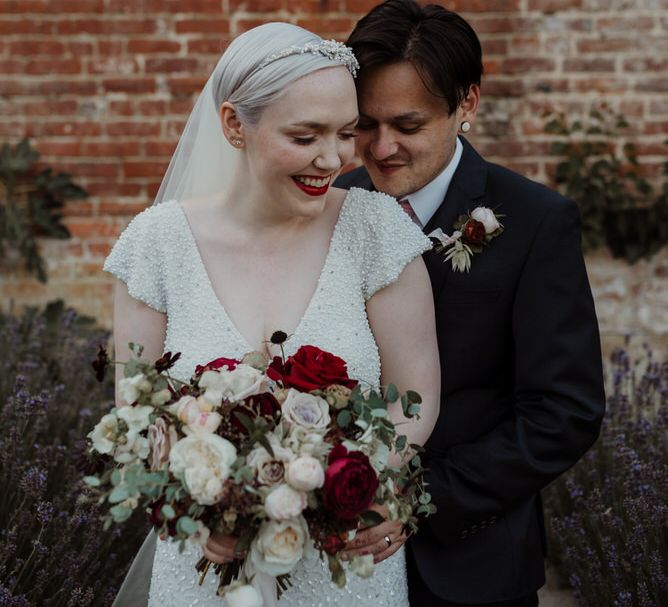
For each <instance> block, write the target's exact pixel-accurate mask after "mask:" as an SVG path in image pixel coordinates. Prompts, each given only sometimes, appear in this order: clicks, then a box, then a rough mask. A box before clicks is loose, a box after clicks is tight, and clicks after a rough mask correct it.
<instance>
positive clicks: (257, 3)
mask: <svg viewBox="0 0 668 607" xmlns="http://www.w3.org/2000/svg"><path fill="white" fill-rule="evenodd" d="M229 1H230V11H244V12H247V13H268V12H271V11H279V10H281V7H282V4H283V0H229Z"/></svg>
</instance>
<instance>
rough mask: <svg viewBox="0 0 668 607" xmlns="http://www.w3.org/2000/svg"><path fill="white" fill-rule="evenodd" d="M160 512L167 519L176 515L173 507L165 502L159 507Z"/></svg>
mask: <svg viewBox="0 0 668 607" xmlns="http://www.w3.org/2000/svg"><path fill="white" fill-rule="evenodd" d="M160 512H161V513H162V516H164V517H165V518H166V519H167V520H171V519H173V518H174V517H175V516H176V512H175V511H174V508H172V507H171V506H170V505H169V504H165V505H164V506H163V507H162V508H160Z"/></svg>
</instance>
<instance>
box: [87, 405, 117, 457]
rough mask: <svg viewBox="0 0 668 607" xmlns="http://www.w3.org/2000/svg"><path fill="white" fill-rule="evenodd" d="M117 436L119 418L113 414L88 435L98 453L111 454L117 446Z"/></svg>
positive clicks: (100, 422) (106, 417)
mask: <svg viewBox="0 0 668 607" xmlns="http://www.w3.org/2000/svg"><path fill="white" fill-rule="evenodd" d="M117 435H118V418H117V417H116V416H115V415H114V414H113V413H107V414H106V415H105V416H104V417H103V418H102V419H101V420H100V421H99V422H98V423H97V424H96V426H95V427H94V428H93V429H92V430H91V432H89V433H88V438H90V440H91V441H92V442H93V449H95V451H97V452H98V453H111V452H112V451H113V449H114V446H115V445H116V437H117Z"/></svg>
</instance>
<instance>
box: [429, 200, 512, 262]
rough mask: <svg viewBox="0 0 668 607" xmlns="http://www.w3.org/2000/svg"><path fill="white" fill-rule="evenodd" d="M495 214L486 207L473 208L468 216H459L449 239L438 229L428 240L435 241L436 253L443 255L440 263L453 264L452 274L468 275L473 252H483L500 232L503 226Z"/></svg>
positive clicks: (498, 216) (499, 216)
mask: <svg viewBox="0 0 668 607" xmlns="http://www.w3.org/2000/svg"><path fill="white" fill-rule="evenodd" d="M501 217H502V216H501V215H497V214H496V213H494V211H492V209H489V208H487V207H476V208H475V209H473V210H472V211H471V212H470V213H469V214H468V215H460V216H459V218H458V219H457V221H456V222H455V225H454V226H453V228H454V232H453V233H452V236H448V235H447V234H446V233H445V232H443V230H441V228H437V229H436V230H434V231H433V232H432V233H431V234H429V238H434V239H436V240H437V241H438V244H437V245H436V252H437V253H441V252H445V257H444V259H443V262H446V261H452V269H453V270H454V271H455V272H468V271H469V270H470V269H471V257H472V256H473V254H474V253H482V251H483V249H484V247H486V246H487V245H488V244H489V243H490V241H491V240H492V238H496V237H497V236H498V235H499V234H501V232H503V226H502V225H501V222H500V221H499V219H500V218H501Z"/></svg>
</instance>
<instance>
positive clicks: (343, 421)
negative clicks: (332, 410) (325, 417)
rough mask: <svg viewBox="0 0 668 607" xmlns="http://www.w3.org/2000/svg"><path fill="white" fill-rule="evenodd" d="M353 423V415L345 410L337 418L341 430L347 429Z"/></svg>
mask: <svg viewBox="0 0 668 607" xmlns="http://www.w3.org/2000/svg"><path fill="white" fill-rule="evenodd" d="M351 421H352V415H351V414H350V411H348V409H343V410H342V411H339V414H338V415H337V416H336V423H337V424H338V425H339V427H340V428H346V427H348V425H349V424H350V422H351Z"/></svg>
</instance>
